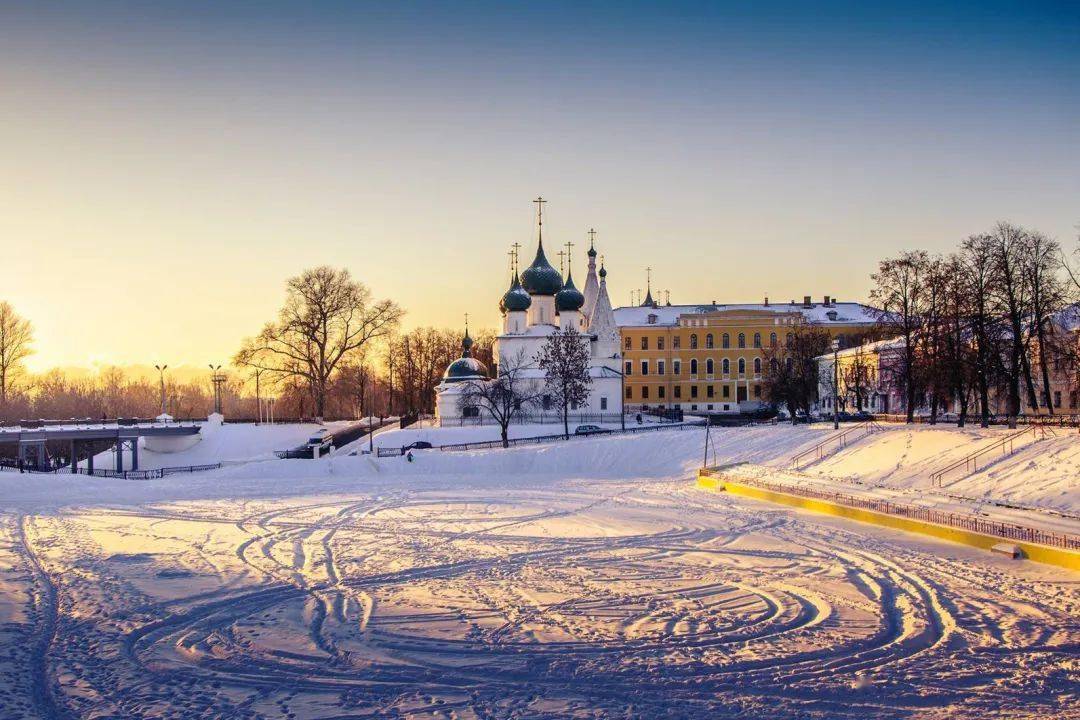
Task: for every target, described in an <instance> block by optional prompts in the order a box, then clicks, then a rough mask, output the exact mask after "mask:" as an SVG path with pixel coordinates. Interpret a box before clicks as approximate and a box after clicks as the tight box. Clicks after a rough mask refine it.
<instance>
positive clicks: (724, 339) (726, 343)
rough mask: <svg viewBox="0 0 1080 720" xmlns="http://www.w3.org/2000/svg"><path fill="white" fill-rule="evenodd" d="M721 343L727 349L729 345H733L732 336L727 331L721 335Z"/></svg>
mask: <svg viewBox="0 0 1080 720" xmlns="http://www.w3.org/2000/svg"><path fill="white" fill-rule="evenodd" d="M720 345H721V346H723V348H724V349H725V350H727V349H728V348H729V347H731V336H730V335H728V334H727V333H724V334H723V335H721V336H720Z"/></svg>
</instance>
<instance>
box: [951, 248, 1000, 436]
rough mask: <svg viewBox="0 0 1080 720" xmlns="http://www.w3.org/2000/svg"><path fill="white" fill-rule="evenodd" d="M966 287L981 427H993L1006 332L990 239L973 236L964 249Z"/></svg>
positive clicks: (961, 251)
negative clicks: (992, 397) (997, 299)
mask: <svg viewBox="0 0 1080 720" xmlns="http://www.w3.org/2000/svg"><path fill="white" fill-rule="evenodd" d="M960 262H961V267H962V273H961V275H960V277H961V282H962V284H963V287H962V292H963V293H964V294H965V295H966V296H967V297H968V299H969V301H970V307H969V308H968V325H969V327H970V333H971V342H972V343H973V344H974V351H973V353H972V355H971V362H972V371H973V378H972V379H973V381H974V383H975V391H976V392H977V393H978V397H979V424H980V425H981V426H982V427H990V389H991V388H992V387H994V386H996V385H997V377H998V376H999V375H1000V373H1001V356H1002V353H1001V342H1002V332H1001V330H1002V328H1001V324H1000V323H999V322H998V320H997V317H996V309H995V302H994V295H993V294H992V291H993V288H994V286H995V283H996V280H995V275H996V274H995V267H996V263H995V261H994V242H993V239H992V238H991V237H990V236H989V235H987V234H983V235H972V236H970V237H968V238H967V239H966V240H965V241H964V242H963V243H962V244H961V247H960Z"/></svg>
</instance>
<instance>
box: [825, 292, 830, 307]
mask: <svg viewBox="0 0 1080 720" xmlns="http://www.w3.org/2000/svg"><path fill="white" fill-rule="evenodd" d="M825 307H829V296H828V295H826V296H825Z"/></svg>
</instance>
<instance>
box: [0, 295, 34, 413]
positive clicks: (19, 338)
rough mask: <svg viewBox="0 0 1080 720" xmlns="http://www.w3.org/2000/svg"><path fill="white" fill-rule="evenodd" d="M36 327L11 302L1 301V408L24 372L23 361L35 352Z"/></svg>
mask: <svg viewBox="0 0 1080 720" xmlns="http://www.w3.org/2000/svg"><path fill="white" fill-rule="evenodd" d="M33 341H34V329H33V327H32V326H31V325H30V321H29V320H27V319H25V318H23V317H21V316H20V315H19V314H18V313H17V312H15V308H13V307H12V306H11V304H10V303H8V302H6V301H4V302H0V408H2V407H3V406H5V405H7V401H8V394H9V393H10V392H11V389H12V386H13V384H14V382H15V380H16V379H17V378H18V377H19V376H20V375H21V374H22V372H23V361H24V360H25V359H26V358H27V357H28V356H29V355H30V354H31V353H33V351H34V350H33V348H32V347H31V343H32V342H33Z"/></svg>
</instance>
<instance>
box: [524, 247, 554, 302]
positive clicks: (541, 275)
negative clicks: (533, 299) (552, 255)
mask: <svg viewBox="0 0 1080 720" xmlns="http://www.w3.org/2000/svg"><path fill="white" fill-rule="evenodd" d="M521 285H522V287H524V288H525V290H526V291H527V292H528V293H529V294H530V295H554V294H555V293H557V292H559V290H562V275H560V274H559V271H558V270H556V269H555V268H553V267H551V263H549V262H548V259H547V257H546V256H545V255H544V241H543V240H541V241H540V243H539V244H538V245H537V246H536V259H534V260H533V262H532V265H530V266H529V267H527V268H525V271H524V272H523V273H521Z"/></svg>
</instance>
